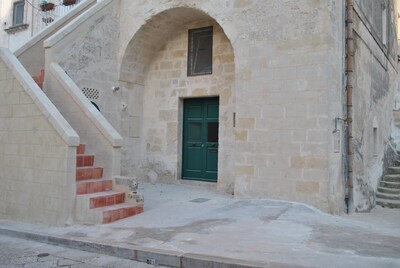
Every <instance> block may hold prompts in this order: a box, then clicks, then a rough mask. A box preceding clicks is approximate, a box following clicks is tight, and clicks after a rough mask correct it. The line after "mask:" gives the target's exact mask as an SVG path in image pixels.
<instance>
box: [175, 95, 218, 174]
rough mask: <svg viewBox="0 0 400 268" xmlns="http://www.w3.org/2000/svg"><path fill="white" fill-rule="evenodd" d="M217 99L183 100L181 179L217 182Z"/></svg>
mask: <svg viewBox="0 0 400 268" xmlns="http://www.w3.org/2000/svg"><path fill="white" fill-rule="evenodd" d="M218 103H219V99H218V98H205V99H187V100H185V101H184V116H183V117H184V120H183V121H184V122H183V157H182V162H183V165H182V178H183V179H189V180H204V181H214V182H215V181H217V176H218V128H219V123H218V117H219V106H218Z"/></svg>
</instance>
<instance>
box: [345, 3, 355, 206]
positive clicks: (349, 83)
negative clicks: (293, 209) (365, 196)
mask: <svg viewBox="0 0 400 268" xmlns="http://www.w3.org/2000/svg"><path fill="white" fill-rule="evenodd" d="M353 8H354V7H353V0H346V63H345V64H346V67H345V68H346V106H347V120H346V121H347V135H346V136H347V184H346V186H345V187H346V192H345V202H346V208H347V213H349V210H350V201H351V199H352V194H353V159H354V151H353V59H354V39H353V18H354V9H353Z"/></svg>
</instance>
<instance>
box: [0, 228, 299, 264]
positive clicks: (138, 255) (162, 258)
mask: <svg viewBox="0 0 400 268" xmlns="http://www.w3.org/2000/svg"><path fill="white" fill-rule="evenodd" d="M0 234H1V235H6V236H10V237H15V238H20V239H25V240H32V241H36V242H40V243H46V244H52V245H58V246H64V247H67V248H71V249H77V250H82V251H87V252H92V253H99V254H104V255H109V256H113V257H119V258H123V259H129V260H134V261H139V262H144V263H148V264H154V265H163V266H170V267H181V268H202V267H207V268H265V267H281V268H284V267H293V266H291V265H285V264H278V263H261V262H251V261H244V260H238V259H232V258H223V257H217V256H210V255H202V254H193V253H180V252H176V251H169V250H161V249H154V248H145V247H140V246H133V245H132V246H131V245H118V244H113V245H111V244H105V243H97V242H91V241H87V240H78V239H71V238H66V237H60V236H55V235H47V234H40V233H33V232H26V231H19V230H12V229H7V228H4V227H0Z"/></svg>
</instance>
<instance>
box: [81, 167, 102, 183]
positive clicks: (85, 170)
mask: <svg viewBox="0 0 400 268" xmlns="http://www.w3.org/2000/svg"><path fill="white" fill-rule="evenodd" d="M102 177H103V168H101V167H78V168H76V180H77V181H81V180H92V179H100V178H102Z"/></svg>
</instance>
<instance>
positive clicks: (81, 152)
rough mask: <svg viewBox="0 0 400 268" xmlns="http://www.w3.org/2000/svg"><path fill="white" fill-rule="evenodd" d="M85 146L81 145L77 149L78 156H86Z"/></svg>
mask: <svg viewBox="0 0 400 268" xmlns="http://www.w3.org/2000/svg"><path fill="white" fill-rule="evenodd" d="M85 147H86V145H85V144H79V146H78V147H76V154H84V153H85Z"/></svg>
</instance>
